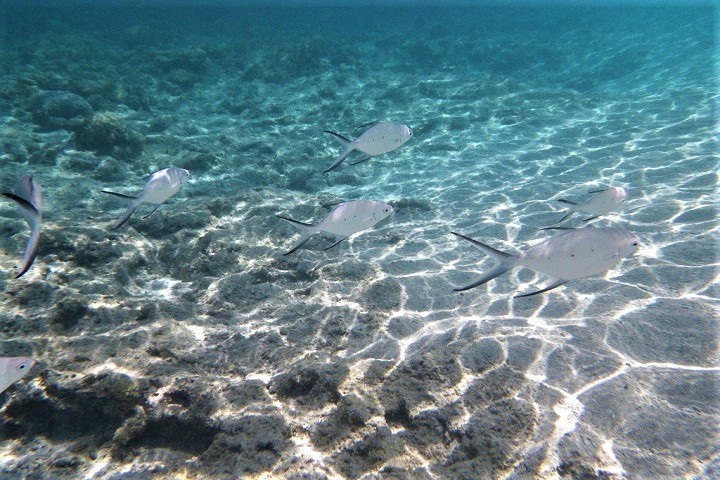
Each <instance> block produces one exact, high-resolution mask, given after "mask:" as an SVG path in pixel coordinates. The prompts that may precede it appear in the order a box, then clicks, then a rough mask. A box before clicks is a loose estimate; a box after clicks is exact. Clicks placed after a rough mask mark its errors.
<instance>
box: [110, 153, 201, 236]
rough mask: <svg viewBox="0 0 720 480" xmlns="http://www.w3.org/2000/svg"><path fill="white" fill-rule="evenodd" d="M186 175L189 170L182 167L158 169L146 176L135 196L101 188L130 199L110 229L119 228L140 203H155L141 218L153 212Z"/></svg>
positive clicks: (179, 184)
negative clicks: (142, 185) (143, 183)
mask: <svg viewBox="0 0 720 480" xmlns="http://www.w3.org/2000/svg"><path fill="white" fill-rule="evenodd" d="M188 176H190V172H188V171H187V170H185V169H184V168H178V167H170V168H166V169H164V170H160V171H159V172H155V173H153V174H152V175H149V176H148V177H147V178H148V180H147V183H146V184H145V188H143V191H142V192H141V193H140V195H138V196H136V197H133V196H131V195H125V194H122V193H116V192H109V191H107V190H102V192H103V193H108V194H110V195H115V196H116V197H120V198H124V199H125V200H129V201H130V205H129V206H128V209H127V210H126V211H125V213H124V214H123V216H122V217H121V218H120V220H118V222H117V223H116V224H115V225H114V226H113V227H112V228H110V230H115V229H116V228H120V227H121V226H122V225H123V224H124V223H125V222H127V221H128V219H129V218H130V216H131V215H132V214H133V213H134V212H135V209H137V208H138V207H139V206H140V204H141V203H152V204H154V205H157V206H156V207H155V208H153V210H152V211H151V212H150V213H148V214H147V215H145V216H144V217H142V218H143V220H144V219H146V218H147V217H149V216H150V215H152V214H153V213H155V210H157V209H158V208H160V205H162V204H163V203H165V201H166V200H168V199H169V198H170V197H172V196H173V195H175V194H176V193H177V192H178V191H179V190H180V187H182V184H183V180H185V179H186V178H187V177H188Z"/></svg>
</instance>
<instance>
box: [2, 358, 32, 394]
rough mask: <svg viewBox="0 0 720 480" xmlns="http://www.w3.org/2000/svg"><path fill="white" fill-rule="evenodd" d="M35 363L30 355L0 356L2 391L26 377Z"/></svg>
mask: <svg viewBox="0 0 720 480" xmlns="http://www.w3.org/2000/svg"><path fill="white" fill-rule="evenodd" d="M33 363H34V361H33V359H32V358H30V357H0V393H2V392H4V391H5V389H7V388H8V387H9V386H10V385H12V384H13V383H15V382H17V381H18V380H20V379H21V378H22V377H24V376H25V374H26V373H27V372H28V371H29V370H30V368H32V366H33Z"/></svg>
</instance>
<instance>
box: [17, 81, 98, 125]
mask: <svg viewBox="0 0 720 480" xmlns="http://www.w3.org/2000/svg"><path fill="white" fill-rule="evenodd" d="M28 109H29V110H30V114H31V115H32V119H33V122H35V123H36V124H37V125H39V126H40V127H42V128H43V129H47V130H58V129H65V130H72V129H73V128H75V127H77V126H79V125H81V124H82V123H83V122H85V121H87V120H88V119H90V118H92V116H93V109H92V107H91V106H90V104H89V103H88V101H87V100H85V99H84V98H82V97H81V96H80V95H76V94H74V93H70V92H65V91H62V90H55V91H47V92H41V93H38V94H36V95H34V96H33V97H32V98H31V99H30V104H29V105H28Z"/></svg>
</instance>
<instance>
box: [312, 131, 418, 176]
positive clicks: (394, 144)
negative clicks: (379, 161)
mask: <svg viewBox="0 0 720 480" xmlns="http://www.w3.org/2000/svg"><path fill="white" fill-rule="evenodd" d="M363 127H370V128H368V129H367V130H365V132H364V133H363V134H362V135H360V136H359V137H358V138H356V139H355V140H350V139H348V138H346V137H343V136H342V135H340V134H339V133H335V132H331V131H329V130H324V132H325V133H329V134H330V135H332V136H333V138H335V139H336V140H337V141H338V142H340V143H341V144H342V145H343V146H344V147H345V150H343V152H342V153H341V154H340V156H339V157H338V158H337V159H336V160H335V163H333V164H332V165H330V168H328V169H326V170H325V171H323V173H327V172H329V171H330V170H333V169H335V168H337V167H338V166H339V165H340V164H341V163H342V162H343V161H344V160H345V159H346V158H347V157H348V156H349V155H350V154H351V153H352V152H354V151H355V150H357V151H359V152H362V153H363V154H364V155H363V157H362V158H361V159H360V160H358V161H356V162H355V163H353V164H352V165H357V164H358V163H361V162H364V161H365V160H368V159H369V158H370V157H374V156H377V155H382V154H383V153H387V152H390V151H392V150H395V149H396V148H398V147H400V146H401V145H403V144H404V143H405V142H407V141H408V140H410V138H412V136H413V131H412V128H410V127H408V126H407V125H403V124H400V123H391V122H373V123H368V124H366V125H363Z"/></svg>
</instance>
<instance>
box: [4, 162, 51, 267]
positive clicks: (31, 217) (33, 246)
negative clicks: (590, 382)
mask: <svg viewBox="0 0 720 480" xmlns="http://www.w3.org/2000/svg"><path fill="white" fill-rule="evenodd" d="M3 195H4V196H5V197H6V198H9V199H10V200H13V201H14V202H15V203H17V205H18V207H19V208H20V213H21V214H22V216H23V217H24V218H25V221H26V222H27V224H28V225H29V226H30V237H29V238H28V242H27V245H26V246H25V253H24V254H23V261H22V265H21V266H20V269H19V270H18V273H17V274H16V275H15V278H20V277H22V276H23V275H25V273H26V272H27V271H28V270H29V269H30V267H31V266H32V264H33V262H34V261H35V257H36V256H37V251H38V247H39V246H40V229H41V227H42V208H43V200H42V191H41V190H40V187H39V186H38V184H37V183H36V182H35V180H34V179H33V177H32V175H30V174H27V173H26V174H24V175H22V176H21V177H20V179H19V180H18V181H17V183H16V184H15V193H8V192H3Z"/></svg>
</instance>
